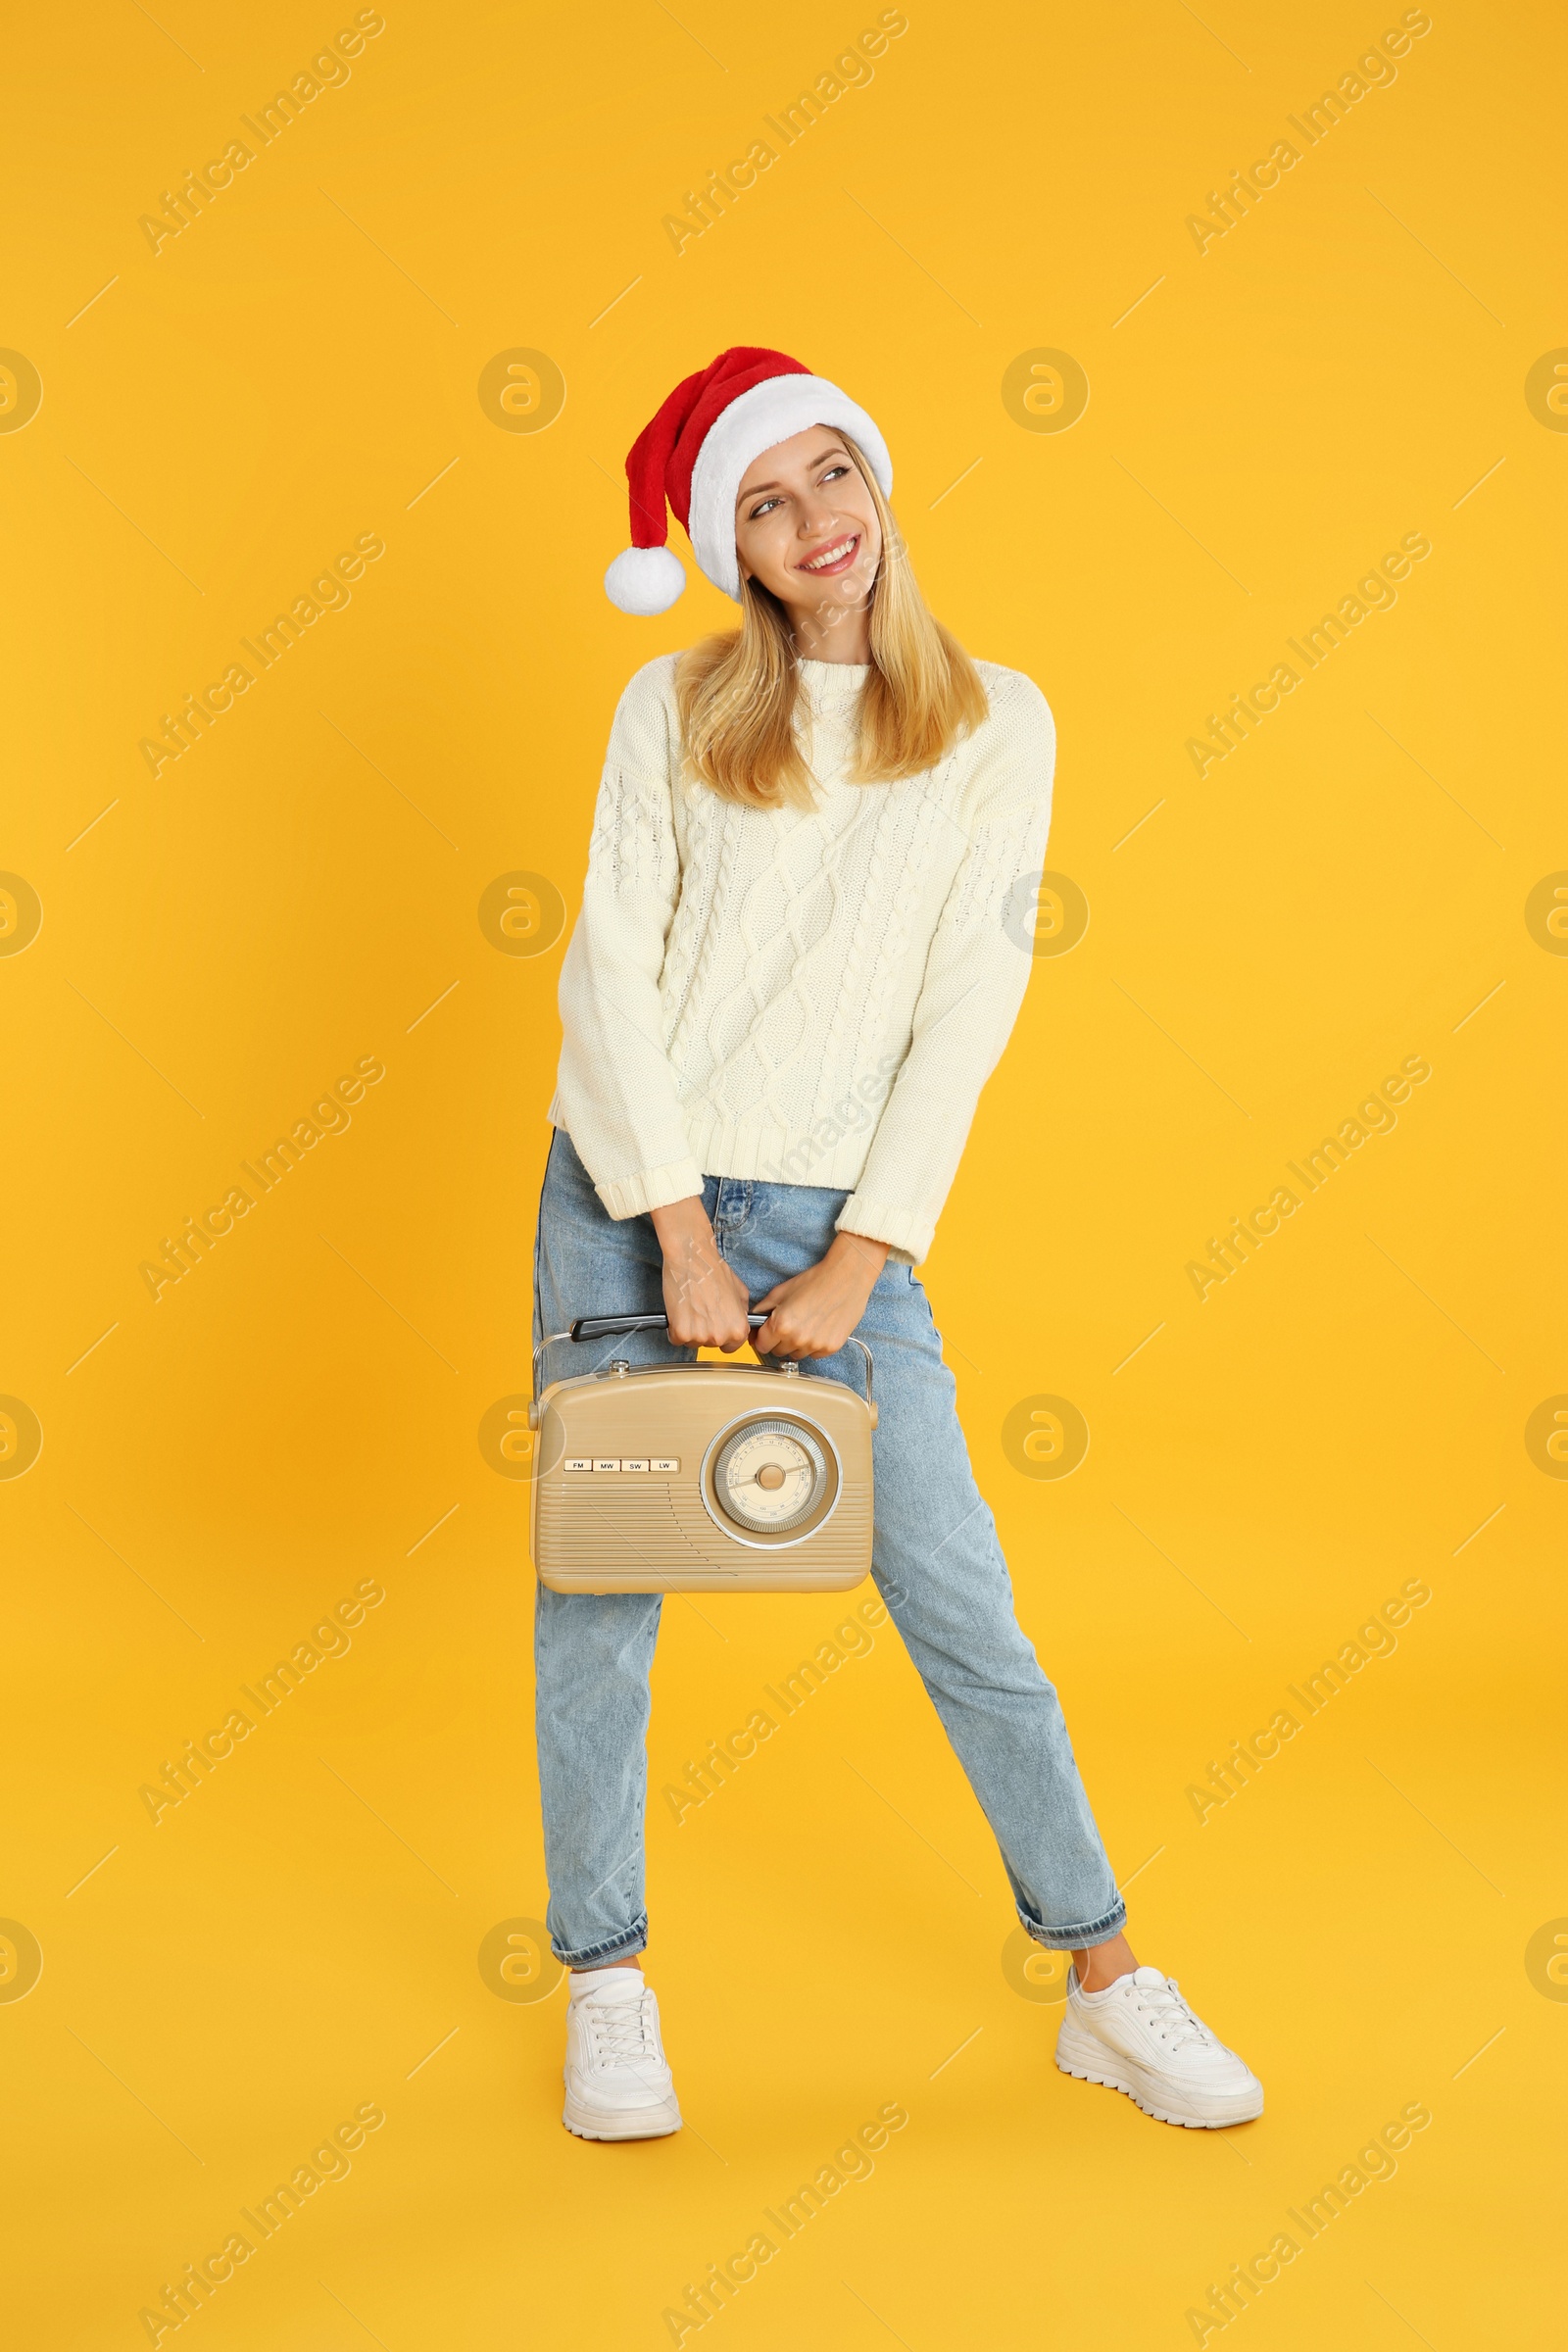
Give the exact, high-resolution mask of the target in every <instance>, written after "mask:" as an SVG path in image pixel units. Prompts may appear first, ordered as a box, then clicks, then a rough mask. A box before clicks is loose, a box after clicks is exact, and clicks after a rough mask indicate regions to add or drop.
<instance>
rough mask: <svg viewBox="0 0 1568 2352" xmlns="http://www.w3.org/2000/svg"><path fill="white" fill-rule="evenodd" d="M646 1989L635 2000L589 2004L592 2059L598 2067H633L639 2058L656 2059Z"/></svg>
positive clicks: (656, 2049) (656, 2052) (657, 2053)
mask: <svg viewBox="0 0 1568 2352" xmlns="http://www.w3.org/2000/svg"><path fill="white" fill-rule="evenodd" d="M649 2001H650V1996H649V1994H647V1993H646V1992H645V1993H643V1994H642V1996H641V1998H640V1999H638V2000H635V2001H613V2002H604V2003H601V2002H598V2001H590V2002H589V2003H588V2033H589V2037H590V2040H591V2042H592V2046H593V2054H594V2062H595V2064H596V2065H599V2066H634V2065H635V2064H636V2063H637V2061H638V2060H639V2059H640V2058H657V2057H658V2055H659V2050H658V2045H657V2044H656V2042H655V2040H654V2034H653V2016H652V2011H651V2009H650V2006H649Z"/></svg>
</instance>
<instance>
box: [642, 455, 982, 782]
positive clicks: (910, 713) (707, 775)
mask: <svg viewBox="0 0 1568 2352" xmlns="http://www.w3.org/2000/svg"><path fill="white" fill-rule="evenodd" d="M839 438H840V439H841V440H842V441H843V443H844V446H845V448H846V449H847V450H848V451H849V453H850V456H851V457H852V458H853V459H854V461H855V465H856V469H857V471H858V473H859V474H860V476H861V477H862V479H863V480H864V482H865V485H866V488H867V489H868V490H869V492H870V495H871V503H872V506H873V507H874V508H875V510H876V517H877V521H878V522H879V523H880V524H881V526H882V559H881V562H880V564H878V566H877V575H876V579H875V582H874V583H873V586H872V589H871V598H870V609H871V674H870V676H869V677H868V678H867V679H866V681H865V687H864V690H863V692H862V693H861V696H860V709H859V747H858V754H857V758H856V760H855V763H854V765H853V767H852V769H851V772H850V776H849V781H850V782H851V783H852V784H892V783H896V782H897V781H898V780H899V779H900V778H901V777H905V776H918V775H921V774H923V773H924V771H925V770H926V769H927V768H928V767H933V766H935V764H936V762H937V761H938V760H941V759H944V758H945V757H946V756H947V754H948V753H949V752H950V751H952V749H953V747H954V745H955V743H956V741H957V740H958V737H959V735H960V733H962V732H963V731H965V730H966V729H968V730H972V729H973V728H975V727H977V726H978V725H979V724H980V722H981V720H982V719H983V718H984V717H985V715H986V712H987V710H988V708H989V706H988V704H987V701H986V690H985V688H984V686H983V685H982V684H981V682H980V675H979V672H978V671H977V670H976V668H975V665H974V663H973V662H971V661H970V659H969V657H968V655H967V654H966V653H965V652H964V650H963V648H962V646H961V645H960V644H959V643H958V641H957V639H956V637H954V636H953V635H952V634H951V633H950V632H949V631H948V630H947V629H945V628H944V627H943V626H942V623H941V622H940V621H939V620H937V619H936V618H935V617H934V616H933V614H932V613H931V612H930V611H929V610H928V608H927V606H926V602H925V599H924V597H922V595H921V594H920V591H919V589H918V587H917V586H916V585H915V579H914V573H913V572H912V571H911V569H910V567H909V559H908V552H907V549H906V547H905V544H904V537H903V534H902V533H901V531H900V529H899V526H898V524H897V522H896V521H895V520H894V517H893V510H892V509H891V507H890V506H889V505H888V503H887V500H886V499H885V498H884V497H883V495H882V491H881V487H880V485H879V484H878V482H877V481H876V479H875V477H874V476H873V474H872V472H871V468H870V466H868V465H867V464H866V462H865V460H864V458H863V457H862V456H861V455H860V452H859V451H858V449H857V448H856V446H855V443H854V442H853V441H852V440H851V439H850V437H849V435H848V434H847V433H845V434H841V435H840V436H839ZM800 694H801V677H800V663H799V659H798V657H797V655H796V652H795V644H794V637H793V633H792V630H791V626H790V619H789V614H788V613H786V612H785V610H784V607H783V606H782V605H781V604H780V603H779V601H778V599H777V598H776V597H775V596H773V595H772V594H771V592H770V591H769V590H768V589H766V588H763V587H762V586H760V583H759V582H758V581H756V580H754V579H743V580H742V582H741V625H740V627H739V629H735V630H728V631H725V632H723V633H722V634H720V635H718V636H716V637H709V638H705V639H704V641H703V643H702V644H701V645H694V646H692V647H691V648H690V649H689V651H688V652H686V653H684V654H683V655H682V656H681V658H680V662H679V665H678V667H677V669H676V673H675V695H676V703H677V707H678V709H679V711H680V723H681V734H682V737H683V740H684V745H685V752H686V759H687V761H688V763H689V765H690V767H691V769H692V771H693V773H694V774H695V775H697V776H698V777H700V778H701V780H702V781H703V782H704V783H705V784H708V785H710V786H711V788H712V790H713V791H714V792H716V793H717V794H718V795H719V797H720V799H722V800H726V801H738V802H740V803H741V804H742V805H743V806H744V807H746V808H751V809H778V808H782V807H784V806H785V805H786V804H788V805H790V806H792V807H795V808H809V807H810V806H811V799H812V795H811V772H810V769H809V767H808V765H807V763H806V760H805V759H804V758H803V756H802V753H801V747H800V744H799V741H798V739H797V737H796V733H795V713H796V708H797V704H798V702H799V700H800Z"/></svg>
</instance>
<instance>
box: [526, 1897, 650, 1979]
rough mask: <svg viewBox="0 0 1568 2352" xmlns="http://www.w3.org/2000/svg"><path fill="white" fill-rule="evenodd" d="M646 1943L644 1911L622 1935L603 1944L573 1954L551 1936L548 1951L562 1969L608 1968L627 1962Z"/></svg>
mask: <svg viewBox="0 0 1568 2352" xmlns="http://www.w3.org/2000/svg"><path fill="white" fill-rule="evenodd" d="M647 1941H648V1914H647V1912H646V1911H645V1912H644V1913H643V1915H642V1917H641V1918H640V1919H639V1920H637V1921H635V1922H634V1924H633V1925H632V1926H631V1927H629V1928H627V1929H626V1931H625V1932H624V1934H623V1935H620V1936H609V1937H607V1938H606V1940H605V1941H604V1942H603V1943H589V1944H585V1945H584V1946H583V1948H582V1950H581V1951H580V1952H574V1951H572V1950H571V1949H570V1948H569V1946H567V1945H564V1944H560V1943H558V1942H557V1941H556V1938H555V1937H554V1936H551V1938H550V1949H551V1950H552V1951H553V1952H554V1953H555V1955H556V1958H557V1959H558V1960H559V1961H560V1962H561V1965H562V1967H563V1968H609V1967H610V1965H611V1963H612V1962H613V1961H615V1960H629V1959H630V1958H631V1957H632V1955H633V1953H635V1952H640V1951H641V1950H642V1948H643V1946H644V1944H646V1942H647Z"/></svg>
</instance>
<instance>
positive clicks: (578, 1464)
mask: <svg viewBox="0 0 1568 2352" xmlns="http://www.w3.org/2000/svg"><path fill="white" fill-rule="evenodd" d="M561 1467H562V1468H563V1470H591V1469H592V1468H593V1463H592V1462H591V1461H590V1460H589V1458H588V1456H587V1454H585V1453H573V1454H568V1455H567V1457H566V1459H565V1460H564V1462H563V1463H562V1465H561Z"/></svg>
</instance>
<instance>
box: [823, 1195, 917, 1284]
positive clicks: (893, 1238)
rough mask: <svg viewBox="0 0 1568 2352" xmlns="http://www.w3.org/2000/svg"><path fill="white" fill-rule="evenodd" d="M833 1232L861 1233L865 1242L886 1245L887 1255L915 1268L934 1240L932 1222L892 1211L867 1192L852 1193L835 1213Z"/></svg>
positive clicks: (906, 1211) (888, 1204)
mask: <svg viewBox="0 0 1568 2352" xmlns="http://www.w3.org/2000/svg"><path fill="white" fill-rule="evenodd" d="M834 1230H835V1231H836V1232H838V1233H863V1234H864V1235H865V1237H866V1239H867V1241H871V1242H886V1243H887V1245H888V1255H889V1256H890V1257H896V1258H897V1259H898V1261H899V1263H900V1264H901V1265H905V1266H917V1265H919V1263H920V1261H921V1260H922V1258H923V1257H924V1256H925V1255H926V1252H927V1251H928V1250H929V1249H930V1247H931V1244H932V1242H933V1241H934V1240H935V1238H936V1230H937V1229H936V1221H935V1219H934V1218H931V1217H922V1216H917V1215H915V1214H914V1213H913V1211H912V1210H910V1209H907V1208H895V1207H894V1206H893V1203H892V1202H891V1201H878V1200H876V1199H875V1198H873V1196H872V1195H871V1194H869V1193H852V1194H851V1195H850V1197H849V1199H848V1200H847V1201H845V1203H844V1206H843V1207H842V1208H841V1209H840V1210H839V1213H838V1220H837V1224H836V1226H835V1228H834Z"/></svg>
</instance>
